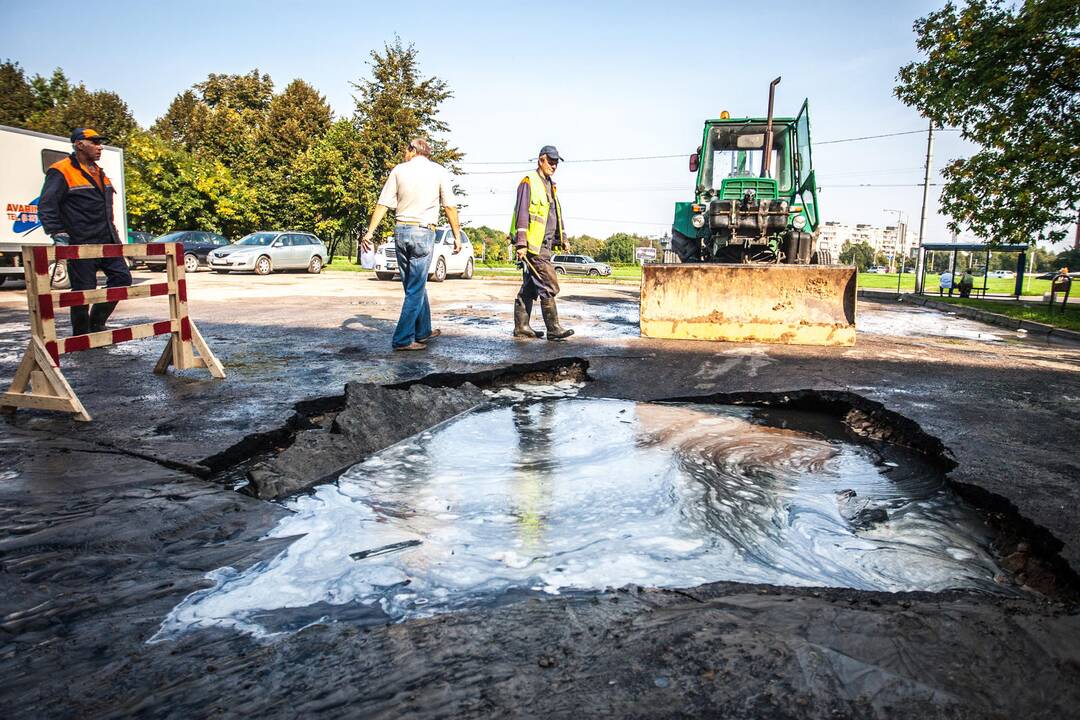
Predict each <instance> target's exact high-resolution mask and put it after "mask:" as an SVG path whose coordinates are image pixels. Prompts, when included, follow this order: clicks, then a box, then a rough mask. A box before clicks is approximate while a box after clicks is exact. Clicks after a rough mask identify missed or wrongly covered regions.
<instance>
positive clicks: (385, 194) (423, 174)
mask: <svg viewBox="0 0 1080 720" xmlns="http://www.w3.org/2000/svg"><path fill="white" fill-rule="evenodd" d="M379 204H380V205H385V206H386V207H388V208H390V209H391V210H394V211H395V212H396V217H395V219H396V220H397V222H408V223H420V224H421V225H435V224H436V223H438V222H439V207H440V206H450V207H457V206H456V205H454V190H453V187H452V186H451V184H450V173H448V172H447V171H446V168H444V167H443V166H442V165H439V164H438V163H434V162H432V161H431V160H428V159H427V158H426V157H424V156H423V155H417V156H416V157H414V158H413V159H412V160H409V161H408V162H403V163H401V164H400V165H397V166H395V167H394V169H393V170H391V171H390V177H389V178H387V180H386V185H384V186H383V189H382V194H381V195H379Z"/></svg>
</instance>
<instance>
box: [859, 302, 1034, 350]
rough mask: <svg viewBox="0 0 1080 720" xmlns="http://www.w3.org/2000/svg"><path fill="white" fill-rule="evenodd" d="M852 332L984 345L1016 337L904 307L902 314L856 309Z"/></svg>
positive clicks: (956, 318) (951, 316)
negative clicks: (983, 343) (953, 340)
mask: <svg viewBox="0 0 1080 720" xmlns="http://www.w3.org/2000/svg"><path fill="white" fill-rule="evenodd" d="M855 330H856V332H860V333H868V334H870V335H891V336H900V337H945V338H957V339H960V340H984V341H987V342H1005V341H1006V340H1007V339H1011V338H1015V337H1018V336H1017V335H1016V333H1010V332H1007V331H1005V330H1001V329H994V328H992V326H990V325H986V324H984V323H980V322H976V321H974V320H968V319H967V318H962V317H960V316H958V315H954V314H953V313H943V312H939V311H937V310H927V309H926V308H921V307H914V306H910V305H904V306H903V308H902V310H889V311H881V310H877V311H875V310H870V309H867V306H866V304H863V305H861V306H860V310H859V314H858V316H857V317H856V318H855Z"/></svg>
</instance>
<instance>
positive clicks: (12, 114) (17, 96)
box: [0, 60, 35, 127]
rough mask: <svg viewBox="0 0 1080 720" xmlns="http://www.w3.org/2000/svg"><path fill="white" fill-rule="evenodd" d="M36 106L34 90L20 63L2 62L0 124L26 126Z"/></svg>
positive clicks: (0, 70)
mask: <svg viewBox="0 0 1080 720" xmlns="http://www.w3.org/2000/svg"><path fill="white" fill-rule="evenodd" d="M34 107H35V103H34V91H33V89H32V88H31V87H30V81H28V80H27V79H26V74H25V73H24V72H23V69H22V68H21V67H20V66H19V63H17V62H12V61H11V60H5V61H4V62H3V63H0V125H13V126H15V127H23V126H25V125H26V121H27V120H28V119H29V118H30V115H31V114H32V113H33V112H34Z"/></svg>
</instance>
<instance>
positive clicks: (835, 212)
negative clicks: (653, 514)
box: [0, 0, 972, 241]
mask: <svg viewBox="0 0 1080 720" xmlns="http://www.w3.org/2000/svg"><path fill="white" fill-rule="evenodd" d="M941 4H942V3H940V2H916V1H914V0H912V1H904V0H896V1H895V2H891V3H878V2H831V3H807V2H803V3H788V2H773V3H768V4H763V7H762V8H758V9H755V8H753V7H750V4H749V3H745V2H738V3H736V2H712V3H684V2H666V3H662V2H623V3H615V2H597V3H592V4H585V3H563V2H548V3H545V4H544V7H545V8H548V9H547V10H546V11H545V12H543V13H541V14H539V15H536V14H534V13H532V12H530V10H529V9H528V6H527V5H526V4H525V3H510V2H501V3H487V2H479V3H473V2H462V3H447V2H443V3H438V4H426V3H418V2H414V3H397V4H395V3H387V2H380V3H366V2H356V3H348V2H319V1H317V0H311V1H309V2H305V3H299V2H281V1H275V0H262V1H261V2H250V1H248V0H218V2H204V1H203V0H187V1H186V2H183V3H171V4H157V3H134V2H103V3H100V4H98V5H96V6H94V7H95V9H96V11H97V12H95V13H94V14H92V15H91V14H88V13H87V12H86V7H87V5H86V3H85V2H81V3H74V2H63V1H55V0H54V1H53V2H50V3H47V4H45V3H29V2H12V1H11V0H2V2H0V8H2V15H0V17H2V23H0V48H2V50H0V56H2V57H8V58H11V59H13V60H17V61H18V62H20V63H21V64H22V65H23V67H24V68H25V69H26V70H27V71H28V72H30V73H42V74H48V73H49V72H51V71H52V69H53V68H54V67H57V66H59V67H62V68H63V69H64V70H65V71H66V72H67V73H68V76H69V77H70V78H72V79H73V80H76V81H82V82H85V83H86V84H87V86H89V87H91V88H95V89H97V88H106V89H111V90H115V91H116V92H118V93H119V94H120V95H121V96H122V97H123V98H124V99H125V100H126V101H127V102H128V104H129V105H130V107H131V109H132V112H133V113H134V115H135V118H136V119H137V120H138V121H139V123H140V124H142V125H144V126H146V125H148V124H150V123H152V122H153V121H154V119H155V118H156V117H158V116H159V115H161V114H162V113H163V112H164V111H165V109H166V107H167V106H168V104H169V102H170V101H171V100H172V98H173V97H174V96H175V95H176V94H177V93H178V92H180V91H182V90H184V89H186V88H188V87H190V86H191V85H192V84H194V83H196V82H199V81H200V80H202V79H204V78H205V77H206V75H207V74H208V73H211V72H218V73H238V72H246V71H249V70H251V69H252V68H255V67H257V68H259V70H261V71H263V72H267V73H269V74H270V75H271V76H272V77H273V79H274V81H275V83H276V85H277V87H278V88H279V89H280V88H282V87H284V86H285V85H286V84H287V83H288V82H289V81H290V80H292V79H293V78H298V77H299V78H303V79H304V80H306V81H308V82H309V83H311V84H312V85H314V86H315V87H316V88H317V89H318V90H319V91H320V92H321V93H323V94H324V95H325V96H326V98H327V100H328V101H329V103H330V105H331V107H332V108H333V109H334V111H335V113H336V114H337V115H338V116H341V115H348V114H350V113H351V112H352V110H353V100H352V88H351V87H350V85H349V82H350V81H352V80H356V79H357V78H360V77H363V76H366V74H367V72H368V65H367V62H368V59H369V52H370V51H371V50H372V49H374V48H381V47H382V45H383V44H384V43H385V42H388V41H390V40H392V39H393V37H394V36H395V34H396V35H399V36H400V37H401V38H402V40H404V41H405V42H406V43H413V44H414V45H415V46H416V47H417V49H418V50H419V51H420V56H419V59H420V64H421V69H422V71H423V72H424V73H425V75H437V76H439V77H440V78H442V79H443V80H445V81H446V82H447V83H448V84H449V87H450V88H451V90H452V91H453V92H454V97H453V98H451V99H450V100H449V101H447V103H446V104H445V106H444V112H443V113H442V117H443V119H444V120H445V121H446V122H447V123H449V125H450V133H449V139H450V140H451V142H452V143H454V144H455V145H457V146H458V147H460V148H461V149H462V150H463V151H464V152H465V153H466V158H465V161H466V164H465V165H464V168H465V170H466V171H467V175H466V176H465V177H464V178H462V179H461V184H462V186H463V187H464V188H465V189H466V190H467V191H468V197H467V199H466V200H465V204H466V207H465V209H464V210H463V213H462V215H463V218H464V219H466V220H468V221H471V222H472V223H473V224H477V225H479V224H489V225H493V226H502V225H505V224H507V223H508V220H509V215H510V212H511V209H512V208H511V206H512V203H513V197H512V195H513V188H514V185H515V184H516V182H517V180H518V179H519V177H518V174H517V171H518V168H522V169H527V168H528V167H529V165H530V163H529V159H530V158H535V155H536V152H537V150H538V149H539V147H540V146H541V145H544V144H548V143H552V144H555V145H557V146H558V148H559V150H560V152H561V153H562V154H563V155H564V156H565V157H566V158H568V159H569V160H570V161H574V160H586V159H602V158H613V157H628V156H633V157H636V156H652V155H681V156H682V157H676V158H670V159H660V160H647V161H635V162H603V163H584V162H568V163H566V164H564V165H563V166H562V167H560V169H559V172H558V175H557V176H556V179H557V180H558V181H559V183H560V186H559V187H560V193H561V195H562V198H563V204H564V207H565V211H566V215H567V218H568V222H567V230H568V232H570V233H571V234H579V233H589V234H592V235H597V236H600V237H605V236H607V235H609V234H610V233H612V232H616V231H627V232H641V233H648V234H660V233H663V232H664V231H665V230H666V229H667V228H669V227H670V223H671V216H672V208H673V204H674V203H675V202H676V201H677V200H688V199H690V197H691V193H692V185H693V180H692V176H691V175H690V173H689V172H688V171H687V169H686V158H685V156H686V155H689V153H690V152H692V151H693V150H694V148H695V147H697V145H698V141H699V139H700V133H701V125H702V120H703V119H704V118H706V117H715V116H717V115H718V114H719V112H720V111H721V110H724V109H726V110H729V111H730V112H731V113H732V115H734V116H738V115H759V114H764V112H765V108H766V101H767V89H768V83H769V81H770V80H772V78H774V77H776V76H778V75H779V76H782V77H783V81H782V82H781V84H780V86H779V87H778V93H777V111H778V114H794V113H796V112H797V111H798V109H799V106H800V105H801V103H802V100H803V98H804V97H805V98H809V100H810V108H811V118H812V134H813V136H814V139H815V140H818V141H824V140H838V139H843V138H850V137H857V136H864V135H877V134H884V133H890V132H902V131H909V130H918V129H922V128H924V127H925V122H924V121H923V120H922V119H921V118H920V117H919V116H918V114H917V113H916V112H915V111H914V110H912V109H910V108H907V107H905V106H903V105H901V104H900V103H899V102H898V101H897V100H895V99H894V98H893V96H892V88H893V86H894V85H895V77H896V72H897V69H898V68H899V67H900V66H901V65H902V64H904V63H906V62H909V61H910V60H912V59H914V58H915V57H916V55H915V46H914V34H913V32H912V23H913V22H914V20H915V19H916V18H918V17H921V16H923V15H925V14H926V13H927V12H929V11H931V10H933V9H935V8H937V7H939V6H940V5H941ZM46 28H51V30H48V31H46ZM65 33H66V35H65ZM60 37H66V39H65V40H63V41H62V42H52V41H50V40H49V38H52V39H57V38H60ZM971 150H972V149H971V147H970V146H968V145H966V144H965V143H964V142H963V141H961V140H960V139H959V138H957V137H956V133H942V134H940V135H938V137H937V140H936V143H935V161H934V166H935V168H936V169H939V168H940V167H941V166H942V165H943V163H944V162H945V161H946V160H947V159H949V158H955V157H962V156H964V155H967V154H969V153H970V152H971ZM925 151H926V137H925V133H923V134H917V135H904V136H899V137H894V138H888V139H881V140H869V141H862V142H851V143H837V144H827V145H821V146H819V147H817V148H815V151H814V165H815V168H816V169H817V175H818V183H819V184H820V185H821V186H822V187H823V188H824V190H823V192H822V196H821V204H822V214H823V219H826V220H830V219H831V220H837V221H840V222H848V223H855V222H867V223H872V224H877V225H884V224H886V223H891V222H892V221H893V220H895V217H896V214H895V213H888V212H885V210H886V209H895V210H902V211H904V212H905V213H906V215H907V219H908V222H909V225H910V226H911V228H912V233H914V231H915V230H916V229H917V226H918V219H919V208H920V204H921V192H922V191H921V188H920V187H914V185H916V184H918V183H920V182H921V181H922V165H923V161H924V155H925ZM517 161H521V164H520V165H487V164H481V163H486V162H517ZM481 173H483V174H481ZM935 174H936V173H935ZM863 184H873V185H877V186H878V187H845V186H853V185H863ZM882 185H910V186H911V187H880V186H882ZM931 190H932V193H931V197H932V200H933V202H932V203H931V206H930V213H929V217H928V225H927V240H928V241H942V240H947V239H948V233H947V231H946V229H945V220H944V218H942V217H940V216H939V215H938V214H937V202H936V199H937V194H938V190H939V189H934V188H931Z"/></svg>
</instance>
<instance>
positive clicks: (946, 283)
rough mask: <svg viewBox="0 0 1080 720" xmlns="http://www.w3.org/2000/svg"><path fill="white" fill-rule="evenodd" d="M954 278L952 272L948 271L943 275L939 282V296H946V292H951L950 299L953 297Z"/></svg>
mask: <svg viewBox="0 0 1080 720" xmlns="http://www.w3.org/2000/svg"><path fill="white" fill-rule="evenodd" d="M952 286H953V276H952V270H946V271H945V272H943V273H941V278H940V279H939V280H938V291H937V294H938V295H944V294H945V291H946V290H948V291H949V297H952Z"/></svg>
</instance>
